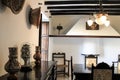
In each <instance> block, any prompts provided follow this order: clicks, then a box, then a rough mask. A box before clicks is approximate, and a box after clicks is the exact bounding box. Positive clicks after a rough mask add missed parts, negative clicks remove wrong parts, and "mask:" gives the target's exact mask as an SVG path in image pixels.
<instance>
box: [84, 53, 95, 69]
mask: <svg viewBox="0 0 120 80" xmlns="http://www.w3.org/2000/svg"><path fill="white" fill-rule="evenodd" d="M92 64H93V65H94V66H96V65H97V56H95V55H87V56H85V68H89V69H90V68H91V67H92Z"/></svg>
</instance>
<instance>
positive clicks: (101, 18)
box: [87, 0, 110, 26]
mask: <svg viewBox="0 0 120 80" xmlns="http://www.w3.org/2000/svg"><path fill="white" fill-rule="evenodd" d="M99 4H100V6H99V9H100V11H99V12H98V13H95V14H94V17H95V22H96V23H97V24H99V25H103V24H104V25H105V26H109V25H110V21H109V20H108V14H107V13H106V12H104V10H103V7H102V0H99ZM87 23H88V25H89V26H91V25H92V24H91V23H90V19H89V20H88V21H87Z"/></svg>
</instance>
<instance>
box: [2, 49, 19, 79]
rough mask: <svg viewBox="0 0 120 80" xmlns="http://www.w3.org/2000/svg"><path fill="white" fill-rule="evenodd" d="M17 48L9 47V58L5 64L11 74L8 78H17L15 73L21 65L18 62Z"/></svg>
mask: <svg viewBox="0 0 120 80" xmlns="http://www.w3.org/2000/svg"><path fill="white" fill-rule="evenodd" d="M17 54H18V53H17V48H16V47H10V48H9V60H8V61H7V63H6V64H5V67H4V68H5V70H6V71H7V72H8V73H9V74H10V76H9V77H8V78H10V79H13V78H16V76H15V73H17V72H18V71H19V70H20V68H21V66H20V63H19V62H18V60H17V58H18V56H17Z"/></svg>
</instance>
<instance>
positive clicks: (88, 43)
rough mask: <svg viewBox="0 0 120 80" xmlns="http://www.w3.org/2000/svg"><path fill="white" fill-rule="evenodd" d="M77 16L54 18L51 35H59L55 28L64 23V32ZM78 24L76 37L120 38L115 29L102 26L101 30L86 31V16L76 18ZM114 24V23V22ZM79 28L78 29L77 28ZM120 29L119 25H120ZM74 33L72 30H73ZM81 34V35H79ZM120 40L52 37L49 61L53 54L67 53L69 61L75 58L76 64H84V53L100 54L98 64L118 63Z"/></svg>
mask: <svg viewBox="0 0 120 80" xmlns="http://www.w3.org/2000/svg"><path fill="white" fill-rule="evenodd" d="M73 17H75V18H76V16H70V15H69V16H53V17H52V18H51V21H50V30H51V31H50V34H53V35H57V30H56V29H55V27H56V26H57V24H59V23H62V25H63V31H64V29H66V27H68V26H69V25H71V24H72V20H73V22H74V20H75V19H74V18H73ZM78 19H79V21H76V24H74V26H73V30H74V32H76V33H75V34H74V35H91V33H92V35H104V36H112V35H114V36H116V35H117V36H118V35H119V33H118V32H116V30H114V28H113V27H111V26H109V27H105V26H100V30H92V31H90V30H88V31H87V30H85V26H86V25H85V23H86V21H87V17H86V16H85V15H83V16H80V15H79V16H78V17H77V18H76V20H78ZM112 23H114V22H112ZM76 27H77V28H76ZM118 27H119V25H118ZM70 31H72V28H71V30H70ZM77 32H78V33H80V34H77ZM71 35H73V34H71ZM119 41H120V38H72V37H71V38H69V37H50V42H49V47H50V48H49V60H51V59H52V58H51V57H52V53H53V52H65V53H66V55H67V59H70V56H73V59H74V60H73V61H74V63H82V64H83V63H84V56H83V55H81V54H82V53H90V54H94V53H97V54H99V53H100V56H99V57H98V62H101V61H104V62H107V63H108V64H110V65H111V64H112V61H117V59H118V54H120V42H119Z"/></svg>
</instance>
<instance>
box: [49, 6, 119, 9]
mask: <svg viewBox="0 0 120 80" xmlns="http://www.w3.org/2000/svg"><path fill="white" fill-rule="evenodd" d="M102 7H103V9H104V8H120V5H107V6H102ZM81 8H92V9H96V8H100V6H99V5H98V6H92V5H91V6H87V5H85V6H80V5H76V6H47V9H81Z"/></svg>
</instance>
